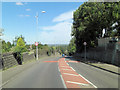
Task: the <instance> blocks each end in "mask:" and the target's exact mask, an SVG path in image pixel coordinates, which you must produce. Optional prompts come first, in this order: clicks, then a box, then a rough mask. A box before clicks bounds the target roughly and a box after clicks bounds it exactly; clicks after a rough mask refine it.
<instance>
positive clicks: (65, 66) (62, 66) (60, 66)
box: [60, 66, 69, 67]
mask: <svg viewBox="0 0 120 90" xmlns="http://www.w3.org/2000/svg"><path fill="white" fill-rule="evenodd" d="M60 67H69V66H60Z"/></svg>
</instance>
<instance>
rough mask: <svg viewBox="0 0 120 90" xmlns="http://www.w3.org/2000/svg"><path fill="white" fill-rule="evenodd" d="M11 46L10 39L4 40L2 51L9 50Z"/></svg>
mask: <svg viewBox="0 0 120 90" xmlns="http://www.w3.org/2000/svg"><path fill="white" fill-rule="evenodd" d="M11 47H12V45H11V43H10V42H9V41H8V42H7V43H6V42H5V41H4V40H3V41H2V53H5V52H9V51H10V48H11Z"/></svg>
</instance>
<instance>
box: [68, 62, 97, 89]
mask: <svg viewBox="0 0 120 90" xmlns="http://www.w3.org/2000/svg"><path fill="white" fill-rule="evenodd" d="M67 64H68V63H67ZM68 65H69V64H68ZM69 66H70V65H69ZM71 68H72V67H71ZM72 69H73V68H72ZM73 70H74V69H73ZM74 71H75V70H74ZM79 75H80V76H81V77H82V78H84V79H85V80H86V81H87V82H89V83H90V84H91V85H93V86H94V87H95V88H97V86H95V85H94V84H93V83H92V82H90V81H89V80H87V79H86V78H85V77H83V76H82V75H81V74H79Z"/></svg>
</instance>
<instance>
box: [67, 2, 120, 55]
mask: <svg viewBox="0 0 120 90" xmlns="http://www.w3.org/2000/svg"><path fill="white" fill-rule="evenodd" d="M103 29H105V35H104V37H115V36H118V37H120V1H119V2H85V3H83V4H82V5H81V6H80V7H79V8H78V9H77V10H76V11H75V12H74V15H73V26H72V33H71V36H72V37H73V38H72V39H71V41H70V44H69V46H68V52H69V54H74V53H80V52H82V51H83V49H84V45H83V43H84V42H87V48H90V47H96V46H97V45H98V43H97V42H98V39H99V38H101V37H102V34H103V33H102V31H103ZM104 37H103V38H104Z"/></svg>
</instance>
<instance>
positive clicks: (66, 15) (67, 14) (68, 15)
mask: <svg viewBox="0 0 120 90" xmlns="http://www.w3.org/2000/svg"><path fill="white" fill-rule="evenodd" d="M72 18H73V10H72V11H68V12H65V13H62V14H60V15H59V16H57V17H55V18H54V19H53V22H60V21H66V20H72Z"/></svg>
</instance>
